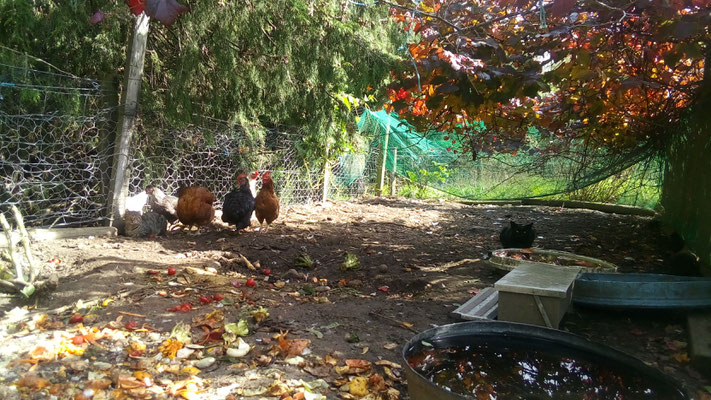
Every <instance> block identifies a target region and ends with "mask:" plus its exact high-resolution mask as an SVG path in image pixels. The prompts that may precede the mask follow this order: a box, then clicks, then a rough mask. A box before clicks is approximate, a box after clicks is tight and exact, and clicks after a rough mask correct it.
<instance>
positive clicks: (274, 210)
mask: <svg viewBox="0 0 711 400" xmlns="http://www.w3.org/2000/svg"><path fill="white" fill-rule="evenodd" d="M254 214H255V216H256V217H257V221H259V225H262V223H263V222H264V221H266V222H267V229H269V224H271V223H272V222H273V221H274V220H275V219H277V217H279V198H278V197H277V195H276V194H275V193H274V181H272V175H271V173H270V172H269V171H267V172H265V173H263V174H262V188H261V189H259V193H257V197H255V198H254ZM265 231H266V229H265Z"/></svg>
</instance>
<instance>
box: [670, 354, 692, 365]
mask: <svg viewBox="0 0 711 400" xmlns="http://www.w3.org/2000/svg"><path fill="white" fill-rule="evenodd" d="M673 357H674V359H675V360H676V362H679V363H688V362H689V361H691V359H690V358H689V353H676V354H674V356H673Z"/></svg>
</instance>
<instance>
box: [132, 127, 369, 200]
mask: <svg viewBox="0 0 711 400" xmlns="http://www.w3.org/2000/svg"><path fill="white" fill-rule="evenodd" d="M149 132H150V133H149ZM253 136H254V135H252V134H249V133H248V132H246V131H245V130H244V129H243V128H242V127H240V126H236V125H232V126H231V125H230V124H228V123H226V122H224V121H218V120H214V119H205V118H203V120H202V121H201V123H200V124H199V125H193V126H190V127H187V128H184V129H179V130H178V129H175V130H170V131H166V132H159V133H158V134H156V130H155V129H151V128H149V127H142V128H140V129H139V134H138V137H137V138H136V139H135V140H134V144H133V146H132V151H133V154H132V166H131V173H130V176H131V180H130V184H129V195H130V196H137V195H139V194H141V192H142V191H143V190H144V189H145V186H147V185H154V186H156V187H159V188H161V189H162V190H163V191H165V192H166V193H176V192H177V190H178V188H180V187H182V186H189V185H197V186H204V187H206V188H208V189H210V191H212V192H213V193H214V194H215V196H216V197H217V198H218V202H217V203H216V204H215V208H217V209H220V208H221V199H224V197H225V195H226V194H227V193H228V192H229V191H231V190H233V189H234V188H236V177H237V175H238V174H239V173H241V172H244V173H248V172H251V171H255V170H258V171H260V172H264V171H270V172H271V174H272V179H273V180H274V182H275V191H276V193H277V195H278V196H279V198H280V200H281V203H282V204H283V205H290V204H303V203H311V202H316V201H320V200H321V199H322V198H323V190H324V175H325V171H324V165H323V163H316V164H317V165H316V166H315V167H311V168H309V167H308V166H307V164H306V163H304V162H303V159H302V158H301V157H300V156H299V155H298V152H297V146H298V141H299V140H300V137H301V136H300V135H299V134H298V132H296V133H295V132H294V131H293V130H291V129H288V128H286V127H274V128H271V129H267V130H266V131H264V132H263V134H262V135H259V136H261V137H260V138H257V139H255V138H254V137H253ZM371 159H375V157H369V156H368V155H365V154H357V155H343V156H341V157H339V158H338V159H337V160H336V161H334V162H331V164H332V165H331V166H330V167H331V173H330V175H331V177H332V178H331V179H329V181H328V182H329V184H328V188H327V197H328V198H351V197H354V196H359V195H363V194H364V193H366V191H367V185H368V184H369V183H370V182H372V178H371V177H370V175H369V174H370V173H371V170H373V169H374V167H373V163H372V160H371ZM353 160H356V161H353ZM369 160H371V162H368V161H369ZM368 167H370V169H368ZM260 186H261V176H260V178H258V180H257V187H258V188H259V187H260Z"/></svg>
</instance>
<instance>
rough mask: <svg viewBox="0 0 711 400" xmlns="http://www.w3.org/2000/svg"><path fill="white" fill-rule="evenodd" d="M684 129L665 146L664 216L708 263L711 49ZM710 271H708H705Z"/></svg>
mask: <svg viewBox="0 0 711 400" xmlns="http://www.w3.org/2000/svg"><path fill="white" fill-rule="evenodd" d="M708 52H709V53H708V54H707V56H706V63H705V67H704V73H705V74H704V81H703V84H702V88H701V90H700V91H699V97H698V99H697V102H696V105H695V106H694V108H693V110H692V112H691V115H690V118H689V122H688V124H685V125H686V127H687V129H686V132H683V134H681V135H678V136H677V137H676V139H674V140H673V141H672V143H670V145H669V146H668V148H667V165H666V168H665V171H664V183H663V186H662V205H663V206H664V210H665V212H664V219H665V222H666V223H667V224H669V225H670V226H672V227H673V228H675V229H676V230H677V231H678V232H679V233H681V235H682V236H683V237H684V240H685V241H686V242H687V245H688V246H689V248H690V249H691V250H692V251H694V252H695V253H696V254H697V255H698V256H699V257H700V259H701V262H702V263H703V264H706V265H709V264H711V207H710V206H709V205H710V204H711V116H710V115H709V112H708V111H709V110H710V109H711V49H709V50H708ZM708 272H711V271H708Z"/></svg>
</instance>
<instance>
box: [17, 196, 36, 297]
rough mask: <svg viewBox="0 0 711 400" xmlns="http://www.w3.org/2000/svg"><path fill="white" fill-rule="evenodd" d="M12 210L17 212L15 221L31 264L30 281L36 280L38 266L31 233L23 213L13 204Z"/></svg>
mask: <svg viewBox="0 0 711 400" xmlns="http://www.w3.org/2000/svg"><path fill="white" fill-rule="evenodd" d="M12 212H13V214H15V222H16V223H17V229H18V230H19V231H20V240H22V247H24V249H25V257H27V262H28V263H29V266H30V283H32V282H34V281H35V278H37V266H36V265H35V259H34V257H33V256H32V248H31V247H30V235H29V234H28V233H27V229H25V221H24V220H23V219H22V214H20V210H18V209H17V207H16V206H14V205H13V206H12Z"/></svg>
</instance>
